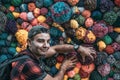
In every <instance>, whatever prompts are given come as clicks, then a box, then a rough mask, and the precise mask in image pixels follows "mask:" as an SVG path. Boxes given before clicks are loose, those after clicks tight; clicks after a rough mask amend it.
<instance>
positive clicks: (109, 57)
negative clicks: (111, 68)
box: [107, 55, 116, 65]
mask: <svg viewBox="0 0 120 80" xmlns="http://www.w3.org/2000/svg"><path fill="white" fill-rule="evenodd" d="M107 62H108V63H109V64H111V65H113V64H114V63H115V62H116V59H115V58H114V56H113V55H109V56H108V57H107Z"/></svg>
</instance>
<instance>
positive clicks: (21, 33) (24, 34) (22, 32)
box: [15, 29, 28, 45]
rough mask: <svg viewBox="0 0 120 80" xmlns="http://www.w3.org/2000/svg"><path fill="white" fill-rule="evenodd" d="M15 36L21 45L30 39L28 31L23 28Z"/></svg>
mask: <svg viewBox="0 0 120 80" xmlns="http://www.w3.org/2000/svg"><path fill="white" fill-rule="evenodd" d="M15 37H16V39H17V41H18V43H19V44H20V45H26V43H27V39H28V32H27V31H26V30H23V29H19V30H18V31H17V32H16V33H15Z"/></svg>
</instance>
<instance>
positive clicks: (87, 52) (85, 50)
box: [77, 46, 96, 62]
mask: <svg viewBox="0 0 120 80" xmlns="http://www.w3.org/2000/svg"><path fill="white" fill-rule="evenodd" d="M77 51H78V53H80V55H81V56H82V59H83V62H85V57H86V56H90V57H91V58H92V60H94V57H96V51H95V50H94V48H93V47H85V46H80V47H79V48H78V50H77Z"/></svg>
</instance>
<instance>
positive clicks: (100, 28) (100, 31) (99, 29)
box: [92, 22, 108, 38]
mask: <svg viewBox="0 0 120 80" xmlns="http://www.w3.org/2000/svg"><path fill="white" fill-rule="evenodd" d="M92 31H93V33H94V34H95V36H96V37H98V38H102V37H104V36H105V35H106V34H107V33H108V27H107V26H106V24H105V23H101V22H98V23H96V24H94V25H93V27H92Z"/></svg>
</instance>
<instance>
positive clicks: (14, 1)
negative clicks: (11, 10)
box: [11, 0, 23, 6]
mask: <svg viewBox="0 0 120 80" xmlns="http://www.w3.org/2000/svg"><path fill="white" fill-rule="evenodd" d="M22 2H23V0H11V4H12V5H14V6H20V5H21V4H22Z"/></svg>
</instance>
